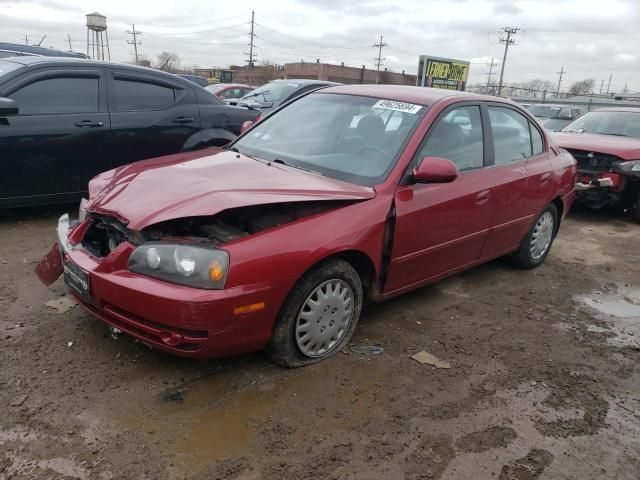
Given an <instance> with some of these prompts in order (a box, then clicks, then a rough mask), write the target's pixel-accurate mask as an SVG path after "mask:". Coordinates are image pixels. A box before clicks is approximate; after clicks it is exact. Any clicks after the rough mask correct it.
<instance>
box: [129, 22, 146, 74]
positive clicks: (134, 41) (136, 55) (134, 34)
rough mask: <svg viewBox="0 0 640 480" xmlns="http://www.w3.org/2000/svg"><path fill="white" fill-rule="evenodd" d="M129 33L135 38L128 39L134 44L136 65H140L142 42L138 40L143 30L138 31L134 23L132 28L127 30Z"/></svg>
mask: <svg viewBox="0 0 640 480" xmlns="http://www.w3.org/2000/svg"><path fill="white" fill-rule="evenodd" d="M127 33H128V34H129V35H132V36H133V40H127V43H128V44H129V45H133V51H134V55H135V57H136V65H140V63H138V45H141V43H140V42H139V41H138V35H142V32H139V31H137V30H136V26H135V24H133V23H132V24H131V30H127Z"/></svg>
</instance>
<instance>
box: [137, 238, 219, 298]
mask: <svg viewBox="0 0 640 480" xmlns="http://www.w3.org/2000/svg"><path fill="white" fill-rule="evenodd" d="M128 267H129V270H130V271H132V272H135V273H139V274H141V275H146V276H148V277H153V278H157V279H159V280H164V281H166V282H170V283H177V284H179V285H186V286H189V287H194V288H207V289H222V288H224V283H225V280H226V279H227V272H228V270H229V253H228V252H226V251H224V250H217V249H214V248H205V247H198V246H193V245H182V244H172V243H163V242H149V243H145V244H144V245H141V246H139V247H138V248H136V249H135V250H134V251H133V253H132V254H131V257H129V265H128Z"/></svg>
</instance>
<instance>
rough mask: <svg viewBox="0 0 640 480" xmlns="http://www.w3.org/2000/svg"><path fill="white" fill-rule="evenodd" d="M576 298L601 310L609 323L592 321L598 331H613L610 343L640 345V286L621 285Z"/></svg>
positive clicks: (609, 339)
mask: <svg viewBox="0 0 640 480" xmlns="http://www.w3.org/2000/svg"><path fill="white" fill-rule="evenodd" d="M574 301H575V302H576V303H577V304H579V305H584V306H586V307H588V308H589V309H591V310H593V311H594V312H595V313H597V314H598V318H599V319H600V320H602V321H603V322H604V323H605V324H606V326H605V327H602V326H599V325H588V326H587V329H588V331H590V332H595V333H610V334H612V336H610V337H609V338H608V339H607V343H608V344H609V345H612V346H617V347H629V346H631V347H640V289H637V288H633V287H629V286H622V285H618V286H617V287H616V288H613V289H607V291H597V292H594V293H592V294H590V295H577V296H575V297H574Z"/></svg>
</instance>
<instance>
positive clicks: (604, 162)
mask: <svg viewBox="0 0 640 480" xmlns="http://www.w3.org/2000/svg"><path fill="white" fill-rule="evenodd" d="M553 138H554V140H555V142H556V143H557V144H558V145H559V146H561V147H562V148H564V149H566V150H567V151H568V152H569V153H571V154H572V155H573V156H574V157H575V159H576V160H577V161H578V180H577V184H576V190H577V198H578V200H579V201H580V202H582V203H584V204H586V205H587V206H589V207H591V208H595V209H597V208H602V207H604V206H606V205H614V206H620V207H622V208H624V209H629V210H632V211H633V214H634V216H635V218H636V220H637V221H638V222H640V108H622V107H616V108H600V109H598V110H594V111H592V112H588V113H585V114H584V115H583V116H581V117H580V118H578V119H576V120H574V121H573V122H571V123H570V124H569V125H567V126H566V127H564V128H563V129H562V131H561V132H558V133H554V134H553Z"/></svg>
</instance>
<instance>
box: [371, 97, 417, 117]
mask: <svg viewBox="0 0 640 480" xmlns="http://www.w3.org/2000/svg"><path fill="white" fill-rule="evenodd" d="M373 108H379V109H381V110H395V111H396V112H404V113H410V114H411V115H415V114H416V113H418V112H419V111H420V109H421V108H422V106H421V105H414V104H413V103H405V102H397V101H395V100H378V101H377V102H376V103H374V104H373Z"/></svg>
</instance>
